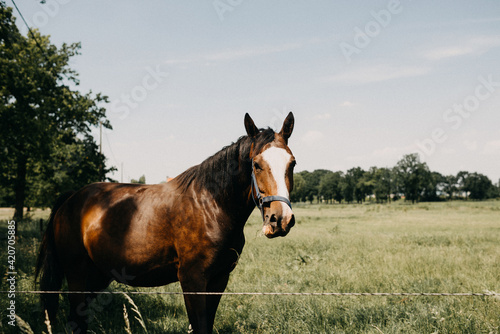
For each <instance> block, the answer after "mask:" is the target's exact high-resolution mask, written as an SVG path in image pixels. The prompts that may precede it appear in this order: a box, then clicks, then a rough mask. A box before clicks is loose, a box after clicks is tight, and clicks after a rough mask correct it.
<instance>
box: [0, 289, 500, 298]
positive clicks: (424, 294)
mask: <svg viewBox="0 0 500 334" xmlns="http://www.w3.org/2000/svg"><path fill="white" fill-rule="evenodd" d="M12 292H13V291H0V293H2V294H5V293H12ZM15 293H18V294H106V295H117V294H127V295H206V296H210V295H221V296H222V295H230V296H336V297H343V296H354V297H356V296H381V297H391V296H397V297H495V298H500V293H496V292H492V291H487V292H482V293H475V292H464V293H461V292H458V293H447V292H189V291H186V292H180V291H179V292H178V291H28V290H25V291H15Z"/></svg>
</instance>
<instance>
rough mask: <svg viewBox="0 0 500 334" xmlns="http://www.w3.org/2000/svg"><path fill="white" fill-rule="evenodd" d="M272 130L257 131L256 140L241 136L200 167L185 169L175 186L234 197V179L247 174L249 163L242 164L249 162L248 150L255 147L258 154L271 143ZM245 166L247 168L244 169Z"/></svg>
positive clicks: (235, 183) (220, 196)
mask: <svg viewBox="0 0 500 334" xmlns="http://www.w3.org/2000/svg"><path fill="white" fill-rule="evenodd" d="M274 138H275V137H274V131H273V130H272V129H270V128H267V129H260V131H259V133H258V134H257V135H256V136H255V138H251V137H249V136H242V137H240V138H239V139H238V140H237V141H236V142H234V143H232V144H230V145H228V146H225V147H223V148H222V149H221V150H220V151H219V152H217V153H215V154H214V155H212V156H211V157H209V158H207V159H205V160H204V161H203V162H202V163H200V164H199V165H196V166H193V167H191V168H189V169H187V170H186V171H185V172H183V173H182V174H180V175H179V176H178V177H177V182H178V187H179V189H181V190H182V191H185V190H187V188H188V187H189V186H190V185H191V184H193V185H194V186H195V187H196V188H197V190H199V189H201V188H204V189H206V190H208V191H209V192H210V193H211V194H212V195H213V196H214V198H215V199H221V198H226V197H225V196H228V195H229V196H230V195H231V194H234V190H236V189H235V187H237V182H235V179H234V178H235V177H236V178H237V177H239V176H240V175H239V174H241V173H247V174H248V175H250V173H251V166H250V164H249V163H248V164H242V166H240V162H241V161H247V162H250V160H249V155H250V149H251V147H252V144H254V151H255V152H259V151H260V150H261V149H262V147H263V146H264V145H266V144H268V143H270V142H272V141H273V140H274ZM245 165H246V166H245Z"/></svg>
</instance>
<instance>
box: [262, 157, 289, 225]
mask: <svg viewBox="0 0 500 334" xmlns="http://www.w3.org/2000/svg"><path fill="white" fill-rule="evenodd" d="M262 158H263V159H264V160H265V161H266V162H267V164H268V166H269V168H270V169H271V174H272V176H273V178H274V182H276V188H277V194H270V195H277V196H283V197H286V198H288V199H290V198H289V194H288V188H287V186H286V182H285V175H286V168H287V166H288V162H289V161H290V159H291V158H292V156H291V155H290V153H288V152H287V151H286V150H285V149H282V148H278V147H270V148H268V149H267V150H265V151H264V152H262ZM281 205H282V210H283V216H286V215H289V214H293V212H292V210H291V209H290V207H289V206H288V205H287V204H286V203H283V202H281Z"/></svg>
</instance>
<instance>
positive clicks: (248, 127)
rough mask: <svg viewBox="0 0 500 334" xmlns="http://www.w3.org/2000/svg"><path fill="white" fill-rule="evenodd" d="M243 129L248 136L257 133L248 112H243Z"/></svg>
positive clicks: (257, 130) (253, 135)
mask: <svg viewBox="0 0 500 334" xmlns="http://www.w3.org/2000/svg"><path fill="white" fill-rule="evenodd" d="M245 129H246V130H247V134H248V136H250V137H255V135H256V134H257V133H259V129H257V127H256V126H255V123H254V122H253V119H252V117H250V115H249V114H248V113H246V114H245Z"/></svg>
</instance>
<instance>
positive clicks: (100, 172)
mask: <svg viewBox="0 0 500 334" xmlns="http://www.w3.org/2000/svg"><path fill="white" fill-rule="evenodd" d="M101 156H102V122H101V121H99V158H101ZM102 172H103V166H102V162H101V163H99V174H100V175H101V176H102V178H101V179H100V180H99V181H101V182H102V181H104V175H102V174H103V173H102Z"/></svg>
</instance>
